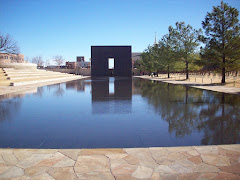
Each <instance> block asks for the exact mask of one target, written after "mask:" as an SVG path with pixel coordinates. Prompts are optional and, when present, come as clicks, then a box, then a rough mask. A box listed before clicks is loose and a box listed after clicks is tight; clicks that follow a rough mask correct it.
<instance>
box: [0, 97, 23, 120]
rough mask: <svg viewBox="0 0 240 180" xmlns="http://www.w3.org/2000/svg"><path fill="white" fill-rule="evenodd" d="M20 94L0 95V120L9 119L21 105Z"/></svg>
mask: <svg viewBox="0 0 240 180" xmlns="http://www.w3.org/2000/svg"><path fill="white" fill-rule="evenodd" d="M21 97H22V95H14V96H11V95H2V96H0V122H3V121H5V120H11V119H12V118H13V117H15V116H16V114H17V113H18V111H19V108H20V107H21Z"/></svg>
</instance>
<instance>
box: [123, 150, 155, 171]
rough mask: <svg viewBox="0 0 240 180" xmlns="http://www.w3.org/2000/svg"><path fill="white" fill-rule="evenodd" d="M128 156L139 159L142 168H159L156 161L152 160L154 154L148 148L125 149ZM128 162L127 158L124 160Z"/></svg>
mask: <svg viewBox="0 0 240 180" xmlns="http://www.w3.org/2000/svg"><path fill="white" fill-rule="evenodd" d="M124 150H125V151H126V152H127V153H128V154H130V155H132V156H134V157H136V158H138V159H139V164H140V165H142V166H146V167H150V168H155V167H157V166H158V164H157V163H156V161H155V160H154V159H153V158H152V154H151V152H150V150H149V149H148V148H129V149H124ZM124 159H125V160H126V158H124Z"/></svg>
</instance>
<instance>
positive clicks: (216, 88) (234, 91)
mask: <svg viewBox="0 0 240 180" xmlns="http://www.w3.org/2000/svg"><path fill="white" fill-rule="evenodd" d="M134 77H138V78H142V79H149V80H155V81H161V82H166V83H171V84H180V85H188V86H191V87H194V88H199V89H205V90H210V91H216V92H223V93H230V94H240V88H237V87H226V86H219V85H211V84H206V83H195V82H189V81H183V80H179V81H176V80H171V79H168V78H158V77H150V76H134Z"/></svg>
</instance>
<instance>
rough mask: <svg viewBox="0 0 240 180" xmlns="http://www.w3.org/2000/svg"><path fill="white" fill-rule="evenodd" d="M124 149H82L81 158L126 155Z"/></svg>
mask: <svg viewBox="0 0 240 180" xmlns="http://www.w3.org/2000/svg"><path fill="white" fill-rule="evenodd" d="M125 153H126V152H125V151H124V150H123V149H82V150H81V151H80V153H79V155H80V156H89V155H107V154H125Z"/></svg>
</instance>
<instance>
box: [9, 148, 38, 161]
mask: <svg viewBox="0 0 240 180" xmlns="http://www.w3.org/2000/svg"><path fill="white" fill-rule="evenodd" d="M36 151H37V149H14V150H13V153H14V154H15V156H16V157H17V158H18V160H19V161H22V160H24V159H26V158H27V157H29V156H31V155H32V154H33V153H35V152H36Z"/></svg>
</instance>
